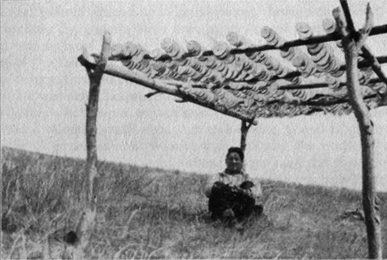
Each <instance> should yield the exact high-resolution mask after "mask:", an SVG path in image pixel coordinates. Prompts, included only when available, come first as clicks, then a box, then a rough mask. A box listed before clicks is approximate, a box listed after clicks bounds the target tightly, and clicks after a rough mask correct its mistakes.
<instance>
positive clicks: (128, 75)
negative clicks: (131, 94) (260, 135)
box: [78, 54, 257, 125]
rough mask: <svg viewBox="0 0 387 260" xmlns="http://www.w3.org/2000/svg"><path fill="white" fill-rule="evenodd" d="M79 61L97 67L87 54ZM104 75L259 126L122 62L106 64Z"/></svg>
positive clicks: (90, 66)
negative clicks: (134, 69) (131, 68)
mask: <svg viewBox="0 0 387 260" xmlns="http://www.w3.org/2000/svg"><path fill="white" fill-rule="evenodd" d="M78 61H79V62H80V63H81V64H82V65H83V66H85V67H89V68H92V69H93V68H95V66H96V64H95V61H94V58H92V57H88V56H87V55H85V54H82V55H80V56H79V57H78ZM104 73H105V74H108V75H111V76H114V77H118V78H122V79H125V80H127V81H131V82H134V83H137V84H140V85H142V86H145V87H148V88H151V89H153V90H156V91H159V92H162V93H166V94H169V95H172V96H176V97H179V98H182V99H183V100H186V101H189V102H191V103H195V104H197V105H200V106H203V107H206V108H209V109H211V110H214V111H216V112H219V113H222V114H225V115H228V116H231V117H234V118H238V119H241V120H244V121H247V122H249V123H252V124H254V125H256V124H257V122H256V119H255V118H250V117H247V116H245V115H243V114H241V113H238V112H235V111H232V110H229V109H227V108H225V107H224V106H220V105H217V104H215V103H211V102H205V101H202V100H199V99H194V98H193V97H191V96H189V95H186V94H185V93H183V92H182V91H181V90H180V89H179V87H178V85H181V84H182V83H180V82H174V81H173V82H172V81H163V80H158V79H151V78H149V77H147V76H146V75H144V74H143V73H141V72H137V71H132V70H130V69H128V68H127V67H125V66H124V65H123V64H122V63H121V62H120V61H108V62H107V64H106V67H105V70H104ZM171 83H172V84H171Z"/></svg>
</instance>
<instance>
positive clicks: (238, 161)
mask: <svg viewBox="0 0 387 260" xmlns="http://www.w3.org/2000/svg"><path fill="white" fill-rule="evenodd" d="M244 158H245V156H244V153H243V151H242V149H241V148H239V147H230V148H229V149H228V151H227V155H226V166H227V168H226V170H227V171H228V172H230V173H239V172H240V171H241V170H242V168H243V160H244Z"/></svg>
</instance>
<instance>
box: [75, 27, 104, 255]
mask: <svg viewBox="0 0 387 260" xmlns="http://www.w3.org/2000/svg"><path fill="white" fill-rule="evenodd" d="M110 48H111V36H110V34H109V33H108V32H105V34H104V36H103V43H102V51H101V55H100V58H99V60H98V62H97V66H96V67H95V68H94V69H90V68H86V71H87V75H88V76H89V82H90V87H89V100H88V103H87V105H86V145H87V159H86V171H85V173H86V175H85V177H84V187H83V188H84V191H85V196H84V197H83V207H84V209H83V212H82V215H81V218H80V220H79V222H78V226H77V230H76V234H77V237H78V242H77V245H76V248H77V251H78V253H79V254H81V255H78V256H77V257H81V258H85V252H86V249H87V247H88V245H89V242H90V235H91V232H92V230H93V228H94V221H95V217H96V214H97V195H98V194H97V191H98V177H99V176H98V171H97V162H98V157H97V113H98V100H99V92H100V85H101V79H102V75H103V72H104V70H105V66H106V63H107V60H108V58H109V56H110V51H111V50H110ZM84 52H86V50H84Z"/></svg>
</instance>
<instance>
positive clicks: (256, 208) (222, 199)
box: [204, 147, 263, 222]
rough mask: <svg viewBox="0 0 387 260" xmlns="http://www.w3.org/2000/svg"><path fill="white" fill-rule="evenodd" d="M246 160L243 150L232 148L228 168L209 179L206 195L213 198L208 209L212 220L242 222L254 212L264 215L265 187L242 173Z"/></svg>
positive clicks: (227, 157) (229, 150) (205, 190)
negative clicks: (263, 194) (263, 188)
mask: <svg viewBox="0 0 387 260" xmlns="http://www.w3.org/2000/svg"><path fill="white" fill-rule="evenodd" d="M243 160H244V153H243V151H242V149H241V148H239V147H231V148H229V149H228V152H227V155H226V169H225V170H224V171H223V172H221V173H218V174H216V175H214V176H212V177H211V178H209V180H208V182H207V184H206V186H205V189H204V193H205V195H206V196H207V197H208V198H209V203H208V208H209V211H210V212H211V219H212V220H217V219H220V220H226V221H227V220H231V221H233V220H237V221H238V222H241V221H243V220H244V219H246V218H247V217H249V216H250V215H251V214H252V213H253V212H256V213H257V214H261V213H262V211H263V206H262V204H261V197H262V191H261V186H260V184H259V183H253V181H252V180H251V179H250V178H249V176H248V175H247V174H245V173H244V172H243V171H242V168H243Z"/></svg>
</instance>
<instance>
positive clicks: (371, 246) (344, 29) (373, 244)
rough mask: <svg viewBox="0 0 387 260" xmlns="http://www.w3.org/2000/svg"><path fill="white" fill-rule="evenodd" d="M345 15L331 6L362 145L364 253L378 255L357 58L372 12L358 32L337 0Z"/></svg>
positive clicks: (368, 126) (369, 139)
mask: <svg viewBox="0 0 387 260" xmlns="http://www.w3.org/2000/svg"><path fill="white" fill-rule="evenodd" d="M340 3H341V5H342V7H343V11H344V14H345V18H344V17H343V15H342V13H341V11H340V9H339V8H336V9H334V10H333V16H334V18H335V20H336V23H337V25H338V26H339V28H340V30H341V33H342V42H343V48H344V52H345V61H346V64H347V70H346V73H347V89H348V97H349V101H350V104H351V106H352V108H353V111H354V114H355V117H356V119H357V121H358V124H359V128H360V138H361V147H362V170H363V192H362V194H363V208H364V213H365V224H366V227H367V238H368V257H369V258H372V259H382V232H381V221H380V214H379V210H380V205H379V200H378V198H377V195H376V192H375V174H374V170H375V168H374V142H375V141H374V137H373V131H374V129H373V128H374V126H373V123H372V120H371V118H370V114H369V112H368V108H367V106H366V105H365V103H364V101H363V99H362V95H361V93H360V86H359V79H358V68H357V60H358V59H357V58H358V54H359V52H360V49H361V48H362V47H363V45H364V41H365V39H366V37H367V36H368V33H369V28H371V27H372V12H371V8H370V6H369V4H368V6H367V13H366V23H365V26H364V28H363V29H362V30H360V32H361V33H359V32H356V31H355V29H354V26H353V22H352V19H351V17H350V12H349V8H348V4H347V2H346V1H345V0H340Z"/></svg>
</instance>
